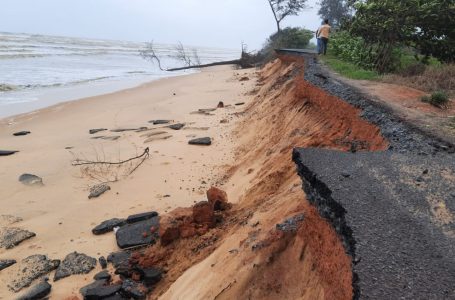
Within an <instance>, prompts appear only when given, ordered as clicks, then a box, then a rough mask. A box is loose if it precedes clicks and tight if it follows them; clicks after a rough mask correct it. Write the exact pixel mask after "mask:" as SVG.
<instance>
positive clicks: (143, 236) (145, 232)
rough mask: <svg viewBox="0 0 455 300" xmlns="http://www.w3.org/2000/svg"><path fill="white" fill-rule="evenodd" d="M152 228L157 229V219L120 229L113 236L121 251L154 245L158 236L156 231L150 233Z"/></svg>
mask: <svg viewBox="0 0 455 300" xmlns="http://www.w3.org/2000/svg"><path fill="white" fill-rule="evenodd" d="M152 227H154V228H156V229H158V228H159V218H158V217H153V218H151V219H148V220H145V221H141V222H138V223H134V224H128V225H125V226H123V227H120V229H119V230H118V231H117V233H116V235H115V237H116V239H117V245H118V246H119V247H120V248H121V249H125V248H129V247H135V246H142V245H149V244H153V243H155V242H156V239H157V238H158V236H157V234H156V231H155V233H152V232H151V228H152Z"/></svg>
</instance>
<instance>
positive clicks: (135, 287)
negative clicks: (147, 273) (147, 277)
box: [121, 279, 147, 299]
mask: <svg viewBox="0 0 455 300" xmlns="http://www.w3.org/2000/svg"><path fill="white" fill-rule="evenodd" d="M121 293H122V295H123V296H124V297H126V298H128V299H130V298H133V299H145V297H146V296H147V294H146V288H145V287H144V286H143V285H142V284H140V283H137V282H135V281H133V280H131V279H126V280H124V281H123V283H122V291H121Z"/></svg>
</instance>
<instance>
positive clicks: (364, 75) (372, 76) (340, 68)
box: [319, 53, 381, 80]
mask: <svg viewBox="0 0 455 300" xmlns="http://www.w3.org/2000/svg"><path fill="white" fill-rule="evenodd" d="M319 58H320V59H321V60H322V61H323V62H324V63H325V64H326V65H327V66H328V67H329V68H330V69H332V70H333V71H335V72H337V73H339V74H340V75H341V76H344V77H347V78H351V79H358V80H377V79H379V78H380V77H381V76H380V75H379V74H378V73H377V72H375V71H371V70H365V69H362V68H361V67H359V66H357V65H355V64H353V63H350V62H347V61H343V60H341V59H339V58H337V57H336V56H334V55H332V54H330V53H329V54H327V55H325V56H324V55H321V56H319Z"/></svg>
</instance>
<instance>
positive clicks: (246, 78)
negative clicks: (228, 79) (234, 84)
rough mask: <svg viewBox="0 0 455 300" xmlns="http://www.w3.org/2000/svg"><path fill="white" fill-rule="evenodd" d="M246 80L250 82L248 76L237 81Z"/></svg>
mask: <svg viewBox="0 0 455 300" xmlns="http://www.w3.org/2000/svg"><path fill="white" fill-rule="evenodd" d="M248 80H250V78H249V77H248V76H244V77H242V78H240V79H239V81H248Z"/></svg>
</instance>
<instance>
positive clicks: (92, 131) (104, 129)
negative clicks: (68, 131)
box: [88, 128, 107, 134]
mask: <svg viewBox="0 0 455 300" xmlns="http://www.w3.org/2000/svg"><path fill="white" fill-rule="evenodd" d="M106 130H107V129H106V128H97V129H90V130H89V131H88V132H89V133H90V134H95V133H98V132H101V131H106Z"/></svg>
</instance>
